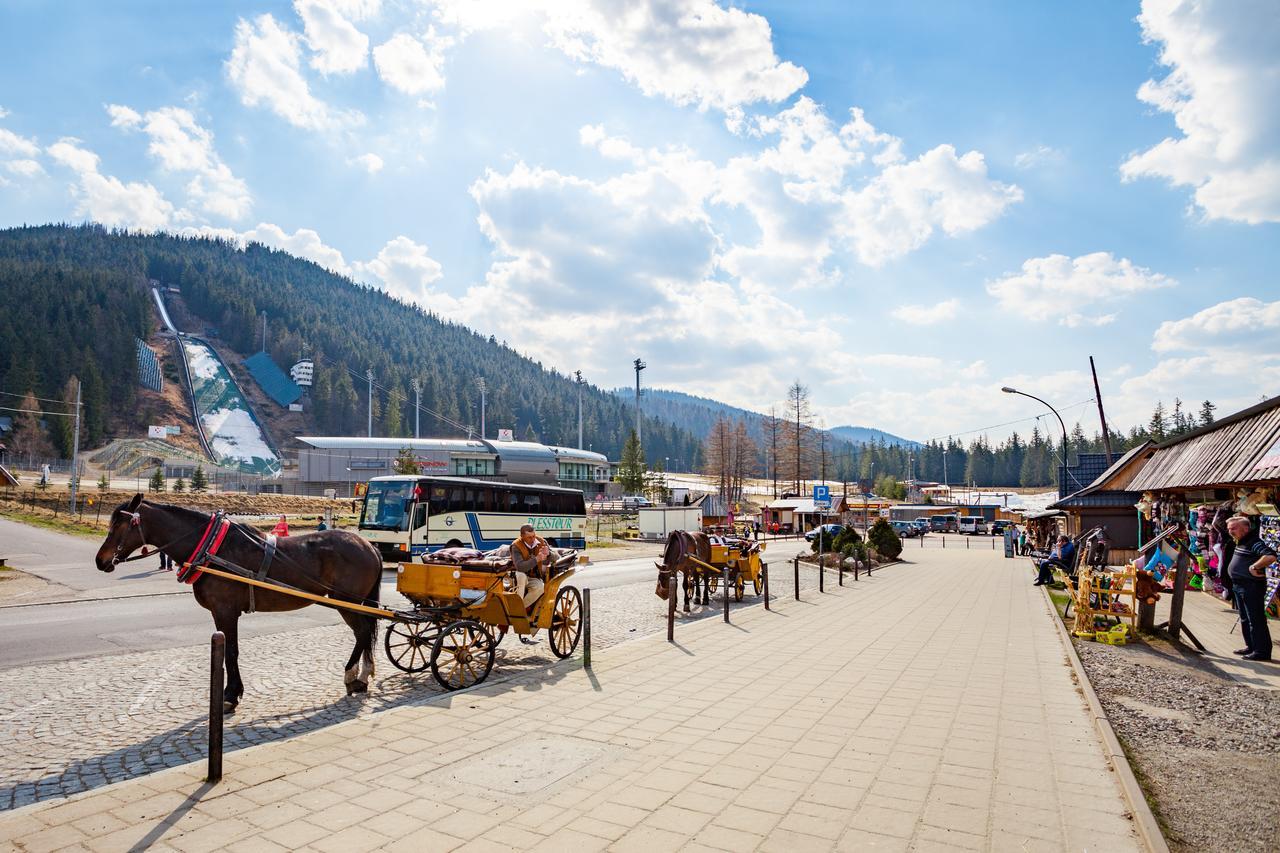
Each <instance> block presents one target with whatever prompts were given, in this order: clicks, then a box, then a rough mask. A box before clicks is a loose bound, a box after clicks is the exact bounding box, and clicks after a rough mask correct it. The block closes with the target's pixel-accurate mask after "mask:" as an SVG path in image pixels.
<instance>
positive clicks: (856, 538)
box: [831, 527, 862, 556]
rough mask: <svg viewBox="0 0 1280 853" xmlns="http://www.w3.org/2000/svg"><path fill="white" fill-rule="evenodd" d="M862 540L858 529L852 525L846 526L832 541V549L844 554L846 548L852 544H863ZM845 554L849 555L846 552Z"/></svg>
mask: <svg viewBox="0 0 1280 853" xmlns="http://www.w3.org/2000/svg"><path fill="white" fill-rule="evenodd" d="M861 542H862V537H861V536H860V535H858V531H856V530H854V529H853V528H852V527H846V528H845V529H844V530H841V531H840V532H839V533H838V534H837V535H836V538H835V539H833V540H832V541H831V550H833V551H839V552H840V553H841V554H844V553H845V549H846V548H848V547H849V546H850V545H853V544H861ZM845 556H848V555H847V554H845Z"/></svg>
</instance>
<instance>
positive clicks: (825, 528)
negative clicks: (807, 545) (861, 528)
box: [804, 524, 844, 542]
mask: <svg viewBox="0 0 1280 853" xmlns="http://www.w3.org/2000/svg"><path fill="white" fill-rule="evenodd" d="M819 530H821V531H822V538H823V539H835V538H836V536H837V535H839V533H840V531H841V530H844V525H843V524H820V525H818V526H817V527H815V528H813V529H812V530H810V531H809V532H808V533H806V534H805V535H804V539H805V541H806V542H812V541H813V540H815V539H817V538H818V531H819Z"/></svg>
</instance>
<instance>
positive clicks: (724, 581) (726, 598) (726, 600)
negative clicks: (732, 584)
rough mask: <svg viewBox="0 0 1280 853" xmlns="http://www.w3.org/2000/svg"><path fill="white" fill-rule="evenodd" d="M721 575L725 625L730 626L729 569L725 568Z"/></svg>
mask: <svg viewBox="0 0 1280 853" xmlns="http://www.w3.org/2000/svg"><path fill="white" fill-rule="evenodd" d="M721 573H722V575H723V577H722V578H721V581H720V582H721V583H722V584H724V624H726V625H728V624H729V567H728V566H725V567H724V568H723V569H722V570H721Z"/></svg>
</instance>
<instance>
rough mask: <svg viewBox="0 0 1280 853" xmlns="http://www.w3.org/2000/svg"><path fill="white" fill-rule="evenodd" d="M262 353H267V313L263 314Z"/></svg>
mask: <svg viewBox="0 0 1280 853" xmlns="http://www.w3.org/2000/svg"><path fill="white" fill-rule="evenodd" d="M262 351H263V352H266V351H267V312H266V311H263V312H262Z"/></svg>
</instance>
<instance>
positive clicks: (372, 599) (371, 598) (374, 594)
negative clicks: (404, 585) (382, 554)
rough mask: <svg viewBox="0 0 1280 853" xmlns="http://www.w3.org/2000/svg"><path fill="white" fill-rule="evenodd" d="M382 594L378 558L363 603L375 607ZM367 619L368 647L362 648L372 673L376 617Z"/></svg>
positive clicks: (376, 627) (380, 567) (380, 563)
mask: <svg viewBox="0 0 1280 853" xmlns="http://www.w3.org/2000/svg"><path fill="white" fill-rule="evenodd" d="M381 595H382V560H381V558H379V560H378V571H377V573H376V574H375V575H374V576H373V588H372V589H370V590H369V594H368V595H367V596H365V603H366V604H368V605H369V606H370V607H377V606H378V603H379V598H380V597H381ZM369 621H370V622H371V623H372V627H371V628H370V629H369V647H368V648H366V649H365V650H364V660H365V663H367V664H369V674H370V676H372V675H373V650H374V649H375V648H376V647H377V645H378V617H377V616H370V617H369Z"/></svg>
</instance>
